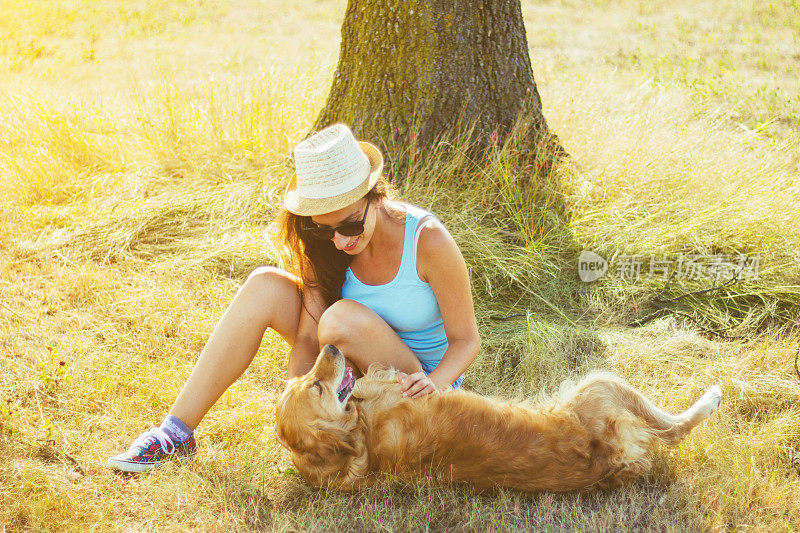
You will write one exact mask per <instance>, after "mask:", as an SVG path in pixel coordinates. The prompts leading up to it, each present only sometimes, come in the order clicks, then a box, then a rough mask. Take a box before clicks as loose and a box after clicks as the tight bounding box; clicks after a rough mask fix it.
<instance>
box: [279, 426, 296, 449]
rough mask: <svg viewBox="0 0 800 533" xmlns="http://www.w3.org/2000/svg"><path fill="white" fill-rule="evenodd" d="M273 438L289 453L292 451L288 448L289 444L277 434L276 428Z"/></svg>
mask: <svg viewBox="0 0 800 533" xmlns="http://www.w3.org/2000/svg"><path fill="white" fill-rule="evenodd" d="M275 438H276V439H278V442H279V443H280V445H281V446H283V447H284V448H286V449H287V450H289V451H292V449H291V448H290V447H289V443H288V442H286V439H284V438H283V437H281V436H280V434H279V433H278V428H275Z"/></svg>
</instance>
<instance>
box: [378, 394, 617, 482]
mask: <svg viewBox="0 0 800 533" xmlns="http://www.w3.org/2000/svg"><path fill="white" fill-rule="evenodd" d="M365 414H367V416H368V419H367V420H368V423H367V426H368V432H367V434H368V439H369V445H368V450H369V455H370V460H369V463H370V469H371V470H373V471H381V472H389V473H393V474H395V475H398V476H400V477H414V476H416V475H420V474H422V475H434V476H436V477H439V478H441V479H443V480H446V481H452V482H467V483H470V484H472V485H473V486H475V487H476V488H478V489H485V488H489V487H496V486H507V487H514V488H517V489H522V490H531V491H534V490H545V489H546V490H555V491H558V490H571V489H574V488H578V487H585V486H586V485H589V484H591V483H594V482H595V481H597V480H598V479H599V478H600V477H601V475H602V472H601V471H600V470H598V469H597V468H594V467H593V465H592V455H593V454H592V443H591V439H590V438H589V435H588V431H587V429H586V428H584V427H583V426H582V425H581V424H580V423H579V421H578V420H577V419H576V418H575V417H572V416H569V415H565V414H553V413H550V414H547V413H542V412H540V411H536V410H534V409H530V408H526V407H523V406H520V405H511V404H503V403H500V402H498V401H496V400H492V399H489V398H485V397H482V396H479V395H477V394H473V393H469V392H466V391H453V392H448V393H446V394H442V395H433V396H430V397H428V398H424V399H418V400H403V401H400V402H398V403H396V404H395V405H393V406H391V407H387V408H386V409H383V410H380V411H376V412H372V413H365Z"/></svg>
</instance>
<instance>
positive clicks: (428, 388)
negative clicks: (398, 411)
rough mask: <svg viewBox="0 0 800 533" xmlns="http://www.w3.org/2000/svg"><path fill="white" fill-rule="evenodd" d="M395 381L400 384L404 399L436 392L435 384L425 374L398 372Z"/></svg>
mask: <svg viewBox="0 0 800 533" xmlns="http://www.w3.org/2000/svg"><path fill="white" fill-rule="evenodd" d="M397 380H398V381H399V382H400V387H401V392H402V395H403V396H405V397H409V398H419V397H421V396H425V395H426V394H430V393H432V392H434V391H436V384H435V383H434V382H433V381H431V378H429V377H428V376H426V375H425V372H414V373H413V374H406V373H404V372H400V373H399V374H398V376H397Z"/></svg>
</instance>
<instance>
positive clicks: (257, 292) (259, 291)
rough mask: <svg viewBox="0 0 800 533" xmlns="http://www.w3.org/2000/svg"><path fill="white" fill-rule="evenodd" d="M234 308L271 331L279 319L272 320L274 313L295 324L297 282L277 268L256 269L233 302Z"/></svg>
mask: <svg viewBox="0 0 800 533" xmlns="http://www.w3.org/2000/svg"><path fill="white" fill-rule="evenodd" d="M234 305H235V306H237V307H238V308H239V309H241V310H242V311H243V312H247V313H249V314H250V315H251V316H253V317H256V318H258V319H259V321H265V325H268V326H272V327H275V324H272V322H274V321H275V320H278V319H281V318H282V316H276V313H275V311H276V310H279V311H280V313H281V314H282V315H290V316H292V317H293V318H292V319H293V320H294V322H297V318H298V316H299V312H300V293H299V291H298V279H297V277H296V276H294V275H293V274H291V273H289V272H286V271H285V270H281V269H280V268H277V267H273V266H260V267H258V268H256V269H254V270H253V271H252V272H250V274H249V275H248V276H247V279H246V280H245V282H244V283H243V284H242V286H241V287H240V288H239V292H238V293H237V294H236V297H235V298H234ZM281 322H282V320H281ZM285 328H286V326H284V327H283V329H285ZM276 329H277V328H276ZM290 329H291V328H290ZM295 329H296V324H295ZM280 333H281V334H283V332H280ZM289 333H290V332H289Z"/></svg>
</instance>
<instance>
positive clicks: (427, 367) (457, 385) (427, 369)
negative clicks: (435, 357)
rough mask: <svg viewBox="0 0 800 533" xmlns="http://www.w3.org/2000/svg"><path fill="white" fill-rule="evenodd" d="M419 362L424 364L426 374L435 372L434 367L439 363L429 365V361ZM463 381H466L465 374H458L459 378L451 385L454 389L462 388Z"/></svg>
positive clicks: (423, 368)
mask: <svg viewBox="0 0 800 533" xmlns="http://www.w3.org/2000/svg"><path fill="white" fill-rule="evenodd" d="M419 364H421V365H422V371H423V372H425V375H426V376H427V375H428V374H430V373H431V372H433V369H434V368H436V366H437V365H438V364H439V363H436V364H435V365H429V364H428V363H423V362H422V361H420V362H419ZM463 381H464V374H461V375H460V376H458V379H457V380H455V381H454V382H453V384H452V385H451V387H453V388H454V389H460V388H461V383H463Z"/></svg>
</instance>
